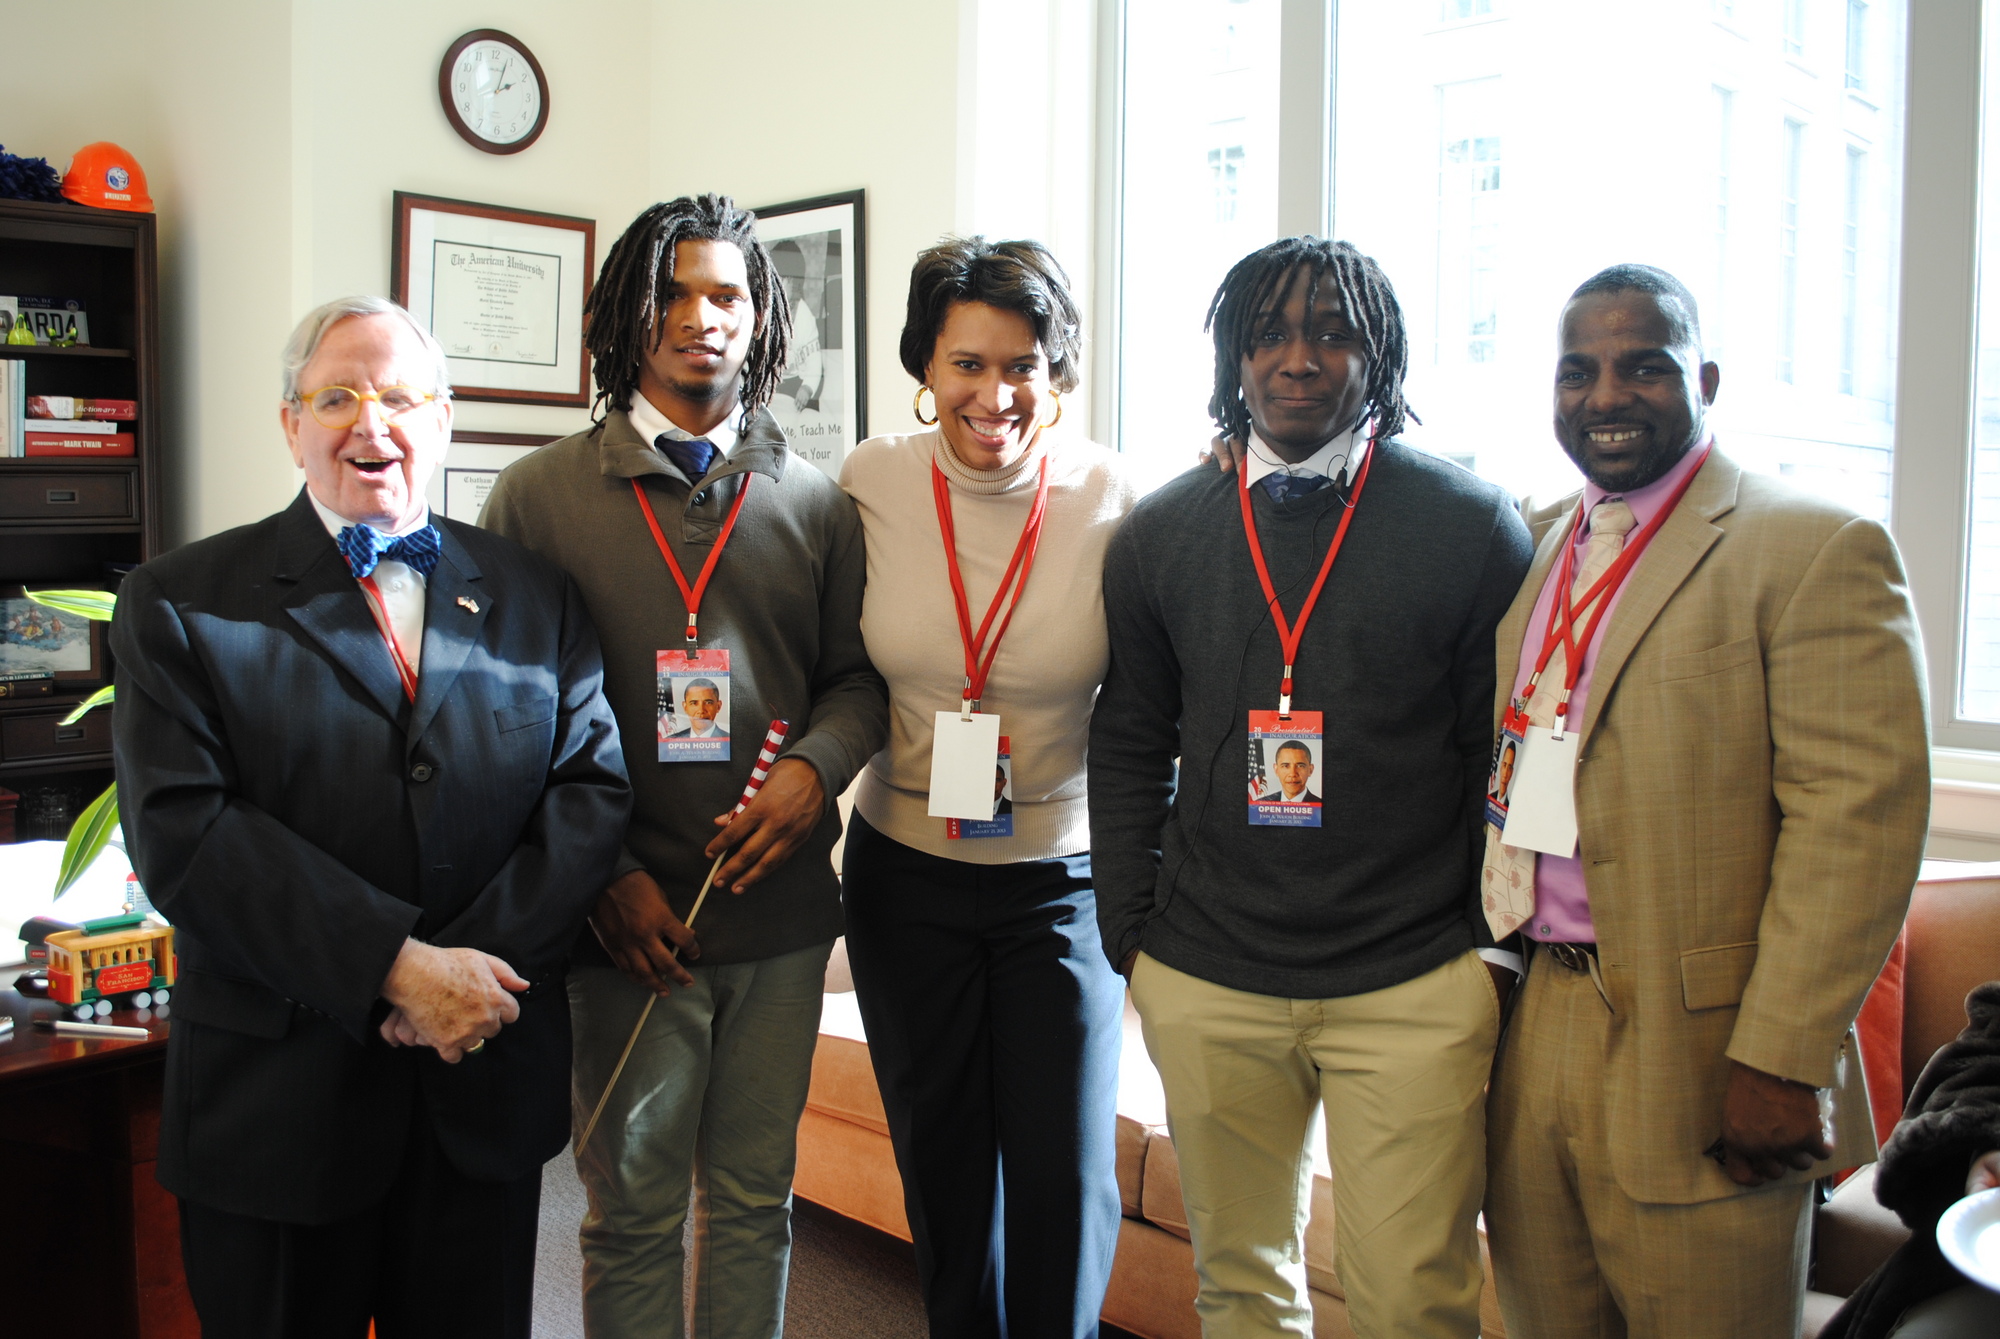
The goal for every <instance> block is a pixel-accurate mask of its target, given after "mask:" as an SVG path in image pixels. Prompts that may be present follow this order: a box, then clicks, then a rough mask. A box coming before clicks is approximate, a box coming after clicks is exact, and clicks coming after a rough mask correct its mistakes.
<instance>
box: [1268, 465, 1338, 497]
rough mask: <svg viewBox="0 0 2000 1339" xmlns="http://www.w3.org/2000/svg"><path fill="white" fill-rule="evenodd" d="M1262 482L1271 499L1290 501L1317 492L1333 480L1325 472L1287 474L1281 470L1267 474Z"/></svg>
mask: <svg viewBox="0 0 2000 1339" xmlns="http://www.w3.org/2000/svg"><path fill="white" fill-rule="evenodd" d="M1260 482H1262V483H1263V485H1264V491H1265V492H1266V493H1269V494H1270V495H1271V501H1273V502H1290V501H1291V500H1292V499H1293V498H1298V497H1306V496H1308V495H1310V494H1313V493H1317V492H1318V491H1319V490H1320V489H1322V488H1324V487H1326V486H1327V485H1328V484H1330V483H1332V482H1333V480H1331V479H1329V478H1327V477H1326V476H1325V475H1324V474H1286V473H1284V472H1283V471H1282V470H1279V471H1274V472H1272V473H1270V474H1267V475H1265V476H1264V477H1263V479H1262V480H1261V481H1260Z"/></svg>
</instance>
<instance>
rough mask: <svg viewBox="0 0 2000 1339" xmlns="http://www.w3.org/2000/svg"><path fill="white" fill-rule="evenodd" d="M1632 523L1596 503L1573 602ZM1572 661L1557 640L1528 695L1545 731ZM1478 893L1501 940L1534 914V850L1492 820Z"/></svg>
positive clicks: (1620, 507) (1626, 514)
mask: <svg viewBox="0 0 2000 1339" xmlns="http://www.w3.org/2000/svg"><path fill="white" fill-rule="evenodd" d="M1632 524H1633V517H1632V509H1631V508H1630V507H1628V506H1627V505H1625V499H1624V498H1607V499H1605V500H1604V501H1603V502H1600V503H1598V504H1597V506H1596V508H1595V509H1594V510H1593V511H1592V512H1591V513H1590V537H1589V538H1588V539H1587V540H1585V541H1584V545H1583V566H1582V569H1581V570H1580V571H1578V572H1577V574H1576V580H1575V581H1574V582H1573V583H1572V584H1571V586H1570V599H1571V600H1578V599H1581V598H1583V593H1584V592H1585V591H1587V590H1589V589H1590V588H1591V586H1593V585H1594V584H1596V582H1597V579H1598V578H1599V577H1601V576H1603V575H1604V573H1605V571H1606V570H1607V569H1609V568H1610V566H1611V564H1612V563H1614V562H1616V561H1617V560H1618V555H1619V554H1620V553H1622V552H1624V550H1625V536H1626V535H1628V534H1630V533H1631V532H1632ZM1604 598H1605V599H1607V600H1608V599H1610V598H1611V596H1610V595H1609V594H1606V595H1605V596H1604ZM1576 613H1577V622H1578V623H1579V624H1581V623H1582V622H1583V621H1584V618H1585V617H1586V614H1587V611H1585V610H1582V609H1578V610H1577V611H1576ZM1535 633H1536V629H1534V628H1530V629H1529V630H1528V635H1529V636H1530V637H1532V636H1534V635H1535ZM1567 664H1568V658H1567V653H1566V652H1565V650H1564V648H1563V646H1562V644H1561V643H1560V642H1558V643H1557V644H1556V651H1555V654H1554V655H1552V656H1550V657H1549V665H1548V668H1547V669H1545V670H1543V671H1542V677H1541V680H1540V682H1538V683H1537V684H1536V685H1535V693H1534V696H1533V697H1531V698H1529V699H1528V720H1529V721H1530V722H1532V723H1533V724H1535V725H1539V726H1542V727H1543V728H1545V729H1546V728H1548V727H1550V726H1553V725H1554V724H1555V723H1556V703H1557V702H1558V701H1559V700H1560V699H1561V698H1562V686H1563V680H1564V678H1565V677H1567V674H1566V667H1567ZM1568 720H1569V723H1570V725H1572V726H1580V725H1582V723H1583V722H1582V721H1581V720H1580V719H1578V718H1577V717H1576V716H1574V715H1573V714H1572V715H1570V716H1569V717H1568ZM1479 892H1480V900H1481V902H1482V903H1483V904H1484V906H1485V908H1486V924H1487V926H1488V928H1490V929H1491V930H1492V931H1493V937H1494V938H1495V939H1496V940H1497V939H1505V938H1506V937H1507V936H1508V935H1510V934H1512V933H1513V932H1514V931H1515V930H1516V929H1517V928H1519V927H1520V926H1521V925H1523V924H1525V923H1526V922H1527V920H1528V918H1529V917H1530V916H1533V915H1534V914H1535V853H1534V852H1533V851H1530V850H1526V849H1524V848H1522V847H1518V846H1509V845H1507V844H1506V843H1505V842H1503V841H1501V840H1500V829H1498V828H1496V827H1494V826H1493V825H1492V824H1491V823H1488V824H1487V825H1486V859H1485V861H1484V863H1483V864H1482V866H1481V868H1480V871H1479Z"/></svg>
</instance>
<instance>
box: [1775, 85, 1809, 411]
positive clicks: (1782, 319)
mask: <svg viewBox="0 0 2000 1339" xmlns="http://www.w3.org/2000/svg"><path fill="white" fill-rule="evenodd" d="M1805 161H1806V128H1805V127H1804V126H1803V125H1801V124H1799V123H1798V122H1797V121H1794V120H1792V119H1791V118H1790V117H1789V116H1788V117H1786V118H1785V132H1784V147H1783V148H1782V149H1781V150H1780V151H1779V155H1778V380H1780V381H1793V380H1796V377H1795V375H1794V374H1795V372H1796V371H1797V368H1796V366H1795V359H1796V356H1797V353H1798V340H1799V190H1800V184H1801V182H1802V180H1803V178H1804V176H1805Z"/></svg>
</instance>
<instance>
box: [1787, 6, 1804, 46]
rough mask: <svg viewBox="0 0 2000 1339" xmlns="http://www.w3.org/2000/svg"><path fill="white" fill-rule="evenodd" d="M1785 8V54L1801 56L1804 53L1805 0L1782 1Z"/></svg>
mask: <svg viewBox="0 0 2000 1339" xmlns="http://www.w3.org/2000/svg"><path fill="white" fill-rule="evenodd" d="M1784 6H1785V19H1784V22H1785V54H1786V55H1787V56H1803V55H1804V54H1805V53H1806V0H1784Z"/></svg>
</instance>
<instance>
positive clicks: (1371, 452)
mask: <svg viewBox="0 0 2000 1339" xmlns="http://www.w3.org/2000/svg"><path fill="white" fill-rule="evenodd" d="M1374 463H1375V447H1374V444H1373V443H1371V444H1370V445H1369V448H1368V454H1367V456H1365V457H1364V458H1363V459H1362V461H1361V472H1360V473H1359V474H1357V475H1356V476H1355V477H1354V495H1353V496H1352V497H1350V498H1348V499H1347V501H1346V502H1345V503H1344V504H1343V505H1342V507H1341V512H1340V525H1339V526H1338V527H1337V528H1336V529H1335V530H1334V532H1333V543H1331V544H1329V545H1327V546H1326V561H1324V562H1322V563H1321V564H1320V565H1319V579H1318V580H1317V581H1315V582H1313V588H1312V591H1311V593H1310V594H1308V595H1307V596H1306V602H1305V603H1304V604H1303V605H1301V606H1300V607H1299V621H1298V623H1297V625H1292V624H1288V623H1286V622H1285V610H1284V607H1283V606H1282V605H1280V604H1279V603H1278V590H1277V587H1275V586H1273V585H1272V584H1271V569H1270V568H1268V567H1266V566H1265V565H1264V545H1263V543H1262V541H1260V540H1259V539H1258V538H1257V519H1256V517H1255V516H1253V515H1252V514H1251V512H1250V473H1249V471H1248V470H1246V469H1244V468H1243V466H1241V465H1239V466H1237V467H1236V473H1237V478H1238V480H1239V481H1240V482H1239V484H1238V486H1237V489H1236V496H1237V499H1238V500H1239V501H1240V502H1242V504H1243V534H1244V537H1245V538H1247V539H1248V540H1249V541H1250V561H1251V562H1253V563H1255V564H1256V565H1257V580H1258V581H1259V582H1261V583H1262V584H1263V587H1264V603H1265V605H1266V606H1268V607H1269V609H1270V611H1271V621H1272V622H1273V623H1275V624H1277V627H1278V644H1279V645H1280V646H1282V647H1283V648H1284V650H1285V679H1284V682H1283V683H1282V684H1280V685H1279V688H1278V715H1279V716H1280V717H1281V718H1284V717H1289V716H1290V715H1291V714H1292V665H1293V664H1294V663H1295V662H1296V661H1297V660H1298V658H1299V642H1300V641H1301V640H1302V639H1303V638H1304V637H1305V635H1306V620H1307V619H1309V618H1311V617H1312V614H1313V606H1314V605H1315V604H1318V603H1319V593H1320V591H1321V590H1322V589H1323V588H1324V587H1325V586H1326V578H1327V574H1328V573H1329V572H1331V571H1333V560H1334V559H1335V558H1337V557H1339V556H1340V544H1341V541H1342V540H1344V539H1346V538H1347V527H1348V524H1349V523H1350V522H1351V521H1353V519H1354V509H1355V508H1356V507H1357V506H1359V505H1360V503H1361V490H1362V489H1363V488H1366V487H1367V486H1368V467H1369V466H1371V465H1373V464H1374Z"/></svg>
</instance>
